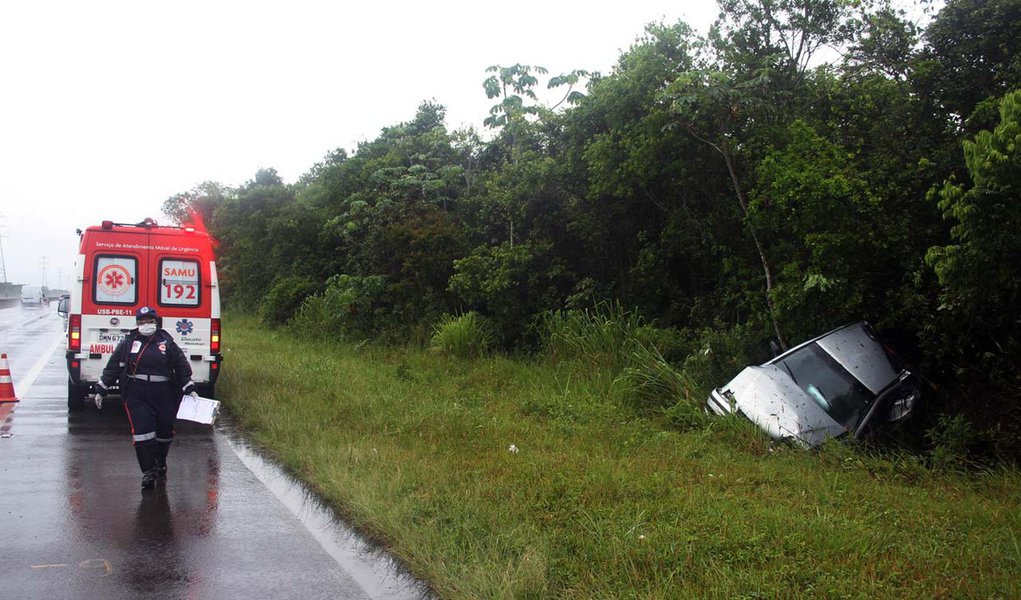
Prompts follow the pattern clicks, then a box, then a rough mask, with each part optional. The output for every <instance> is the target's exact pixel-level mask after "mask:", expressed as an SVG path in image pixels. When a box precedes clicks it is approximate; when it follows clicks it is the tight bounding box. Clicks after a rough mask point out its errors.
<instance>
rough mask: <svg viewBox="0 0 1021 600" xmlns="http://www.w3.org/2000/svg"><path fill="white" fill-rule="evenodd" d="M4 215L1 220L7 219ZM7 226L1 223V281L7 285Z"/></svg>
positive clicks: (0, 214) (0, 217)
mask: <svg viewBox="0 0 1021 600" xmlns="http://www.w3.org/2000/svg"><path fill="white" fill-rule="evenodd" d="M6 218H7V217H6V216H5V215H4V213H0V219H6ZM6 227H7V226H6V225H4V224H2V223H0V281H2V282H3V283H7V263H6V262H4V231H3V230H4V228H6Z"/></svg>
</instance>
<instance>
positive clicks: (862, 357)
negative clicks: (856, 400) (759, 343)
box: [766, 321, 897, 394]
mask: <svg viewBox="0 0 1021 600" xmlns="http://www.w3.org/2000/svg"><path fill="white" fill-rule="evenodd" d="M811 344H816V345H818V346H819V347H820V348H822V349H823V351H825V352H826V354H828V355H830V356H831V357H833V360H835V361H837V363H838V364H840V365H841V366H842V367H844V369H846V370H847V371H848V372H849V373H850V374H851V375H852V376H854V378H855V379H857V380H858V381H860V382H861V383H862V385H864V386H865V387H867V388H868V389H869V390H870V391H871V392H872V393H873V394H878V393H879V392H881V391H882V390H883V389H885V388H886V387H887V386H888V385H890V384H891V383H892V382H893V381H895V380H896V379H897V372H896V371H895V370H894V368H893V364H892V363H891V362H890V357H889V355H887V353H886V350H885V349H883V345H882V344H881V343H879V341H877V340H876V339H875V337H874V336H873V335H872V333H871V328H870V327H869V324H868V323H866V322H865V321H856V322H854V323H848V324H847V325H844V326H841V327H837V328H836V329H834V330H832V331H828V332H826V333H824V334H822V335H820V336H818V337H816V338H812V339H810V340H808V341H807V342H804V343H802V344H799V345H797V346H795V347H794V348H792V349H790V350H788V351H787V352H784V353H783V354H781V355H780V356H777V357H776V358H774V359H773V360H771V361H769V362H768V363H766V364H770V365H772V364H778V363H780V362H783V360H784V359H785V358H787V357H788V356H791V355H792V354H795V353H797V352H799V351H801V350H802V349H803V348H805V347H806V346H809V345H811Z"/></svg>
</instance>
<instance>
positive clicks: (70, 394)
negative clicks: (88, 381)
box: [67, 381, 85, 412]
mask: <svg viewBox="0 0 1021 600" xmlns="http://www.w3.org/2000/svg"><path fill="white" fill-rule="evenodd" d="M67 410H68V411H69V412H79V411H82V410H85V390H84V389H83V388H82V387H80V386H77V385H75V384H73V383H71V382H70V381H68V382H67Z"/></svg>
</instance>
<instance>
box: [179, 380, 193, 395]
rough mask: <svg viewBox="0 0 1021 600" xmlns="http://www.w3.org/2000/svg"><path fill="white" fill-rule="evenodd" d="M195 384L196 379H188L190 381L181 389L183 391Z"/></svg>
mask: <svg viewBox="0 0 1021 600" xmlns="http://www.w3.org/2000/svg"><path fill="white" fill-rule="evenodd" d="M193 385H195V382H194V381H188V383H186V384H184V385H183V386H181V391H182V392H183V391H184V390H186V389H188V386H193Z"/></svg>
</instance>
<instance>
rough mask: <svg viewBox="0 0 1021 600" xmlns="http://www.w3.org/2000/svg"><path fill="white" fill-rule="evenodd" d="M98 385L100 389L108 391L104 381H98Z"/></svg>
mask: <svg viewBox="0 0 1021 600" xmlns="http://www.w3.org/2000/svg"><path fill="white" fill-rule="evenodd" d="M96 385H98V386H99V387H101V388H103V389H104V390H105V389H106V384H105V383H103V380H99V381H97V382H96Z"/></svg>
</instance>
